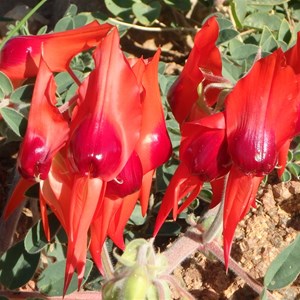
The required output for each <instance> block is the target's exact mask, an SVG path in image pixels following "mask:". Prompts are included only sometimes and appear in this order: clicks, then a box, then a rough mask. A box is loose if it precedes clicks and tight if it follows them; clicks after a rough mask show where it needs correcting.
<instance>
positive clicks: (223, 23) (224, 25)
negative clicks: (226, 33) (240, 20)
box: [217, 17, 233, 31]
mask: <svg viewBox="0 0 300 300" xmlns="http://www.w3.org/2000/svg"><path fill="white" fill-rule="evenodd" d="M217 21H218V24H219V28H220V31H221V30H223V29H229V28H231V29H232V28H233V25H232V22H231V21H229V20H228V19H225V18H222V17H221V18H217Z"/></svg>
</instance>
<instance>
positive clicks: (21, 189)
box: [3, 178, 35, 219]
mask: <svg viewBox="0 0 300 300" xmlns="http://www.w3.org/2000/svg"><path fill="white" fill-rule="evenodd" d="M34 184H35V182H34V181H31V180H26V179H23V178H20V180H19V181H18V183H17V185H16V186H15V188H14V191H13V193H12V195H11V196H10V198H9V200H8V202H7V204H6V207H5V209H4V214H3V215H4V218H5V219H7V218H8V217H9V216H10V215H11V213H12V212H13V211H14V210H15V209H16V208H17V207H18V206H19V205H20V204H21V203H22V201H23V200H24V198H25V197H24V194H25V192H26V191H27V190H28V189H29V188H30V187H31V186H33V185H34Z"/></svg>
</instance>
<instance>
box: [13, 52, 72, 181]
mask: <svg viewBox="0 0 300 300" xmlns="http://www.w3.org/2000/svg"><path fill="white" fill-rule="evenodd" d="M55 93H56V84H55V81H54V77H53V74H52V73H51V71H50V69H49V68H48V66H47V64H46V62H45V61H44V59H43V56H41V60H40V65H39V70H38V75H37V79H36V83H35V86H34V91H33V96H32V102H31V107H30V111H29V118H28V124H27V129H26V134H25V137H24V139H23V141H22V144H21V147H20V150H19V154H18V160H17V165H18V169H19V171H20V173H21V175H22V176H23V177H24V178H25V179H36V180H40V179H41V180H44V179H46V178H47V176H48V172H49V169H50V165H51V162H52V158H53V157H54V155H55V154H56V153H57V152H58V151H59V149H60V148H62V147H63V146H64V145H65V144H66V142H67V140H68V137H69V125H68V122H67V121H66V120H65V119H64V118H63V116H62V115H61V113H60V112H59V109H58V108H57V107H56V96H55Z"/></svg>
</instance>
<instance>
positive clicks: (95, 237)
mask: <svg viewBox="0 0 300 300" xmlns="http://www.w3.org/2000/svg"><path fill="white" fill-rule="evenodd" d="M122 201H123V199H121V198H119V199H114V200H111V199H109V198H107V197H106V198H104V200H103V203H102V205H101V210H98V213H97V214H96V215H95V216H94V219H93V222H92V224H91V229H90V230H91V243H90V247H89V250H90V252H91V255H92V257H93V261H94V262H95V264H96V266H97V268H98V269H99V271H100V272H101V273H102V274H104V273H103V272H104V271H103V268H102V261H101V253H102V247H103V244H104V242H105V240H106V238H107V235H108V228H109V224H110V222H111V220H112V219H113V218H114V215H115V214H116V213H117V211H118V209H119V207H120V206H121V204H122Z"/></svg>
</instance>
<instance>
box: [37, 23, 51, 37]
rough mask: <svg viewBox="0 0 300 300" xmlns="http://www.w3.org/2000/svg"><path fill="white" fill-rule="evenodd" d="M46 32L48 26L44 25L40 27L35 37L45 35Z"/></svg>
mask: <svg viewBox="0 0 300 300" xmlns="http://www.w3.org/2000/svg"><path fill="white" fill-rule="evenodd" d="M47 30H48V26H47V25H45V26H42V27H41V28H40V29H39V31H38V32H37V33H36V35H40V34H45V33H46V32H47Z"/></svg>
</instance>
